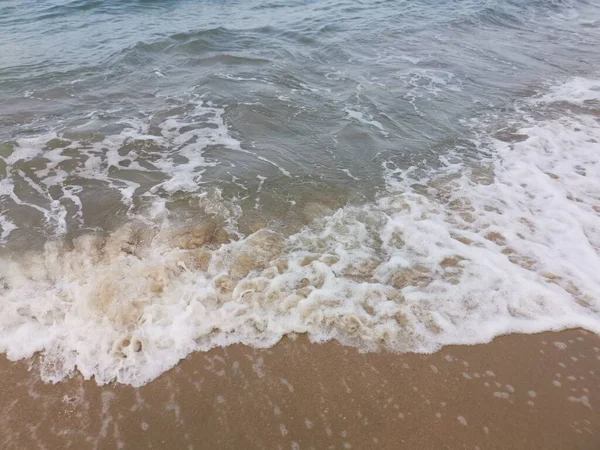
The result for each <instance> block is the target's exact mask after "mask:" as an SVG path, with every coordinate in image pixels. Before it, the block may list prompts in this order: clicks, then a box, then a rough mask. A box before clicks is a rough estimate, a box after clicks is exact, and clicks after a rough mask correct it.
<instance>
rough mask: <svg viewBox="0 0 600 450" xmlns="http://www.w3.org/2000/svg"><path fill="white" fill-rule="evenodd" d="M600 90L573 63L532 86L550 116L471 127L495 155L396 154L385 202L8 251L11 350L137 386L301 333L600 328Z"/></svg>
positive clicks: (386, 336)
mask: <svg viewBox="0 0 600 450" xmlns="http://www.w3.org/2000/svg"><path fill="white" fill-rule="evenodd" d="M598 101H600V81H596V80H588V79H582V78H577V79H573V80H571V81H569V82H567V83H565V84H563V85H561V86H558V87H556V88H553V89H551V90H550V91H549V93H547V94H546V95H544V96H538V97H536V98H534V99H531V100H529V101H528V105H529V106H530V107H531V106H535V108H531V110H535V109H538V110H539V111H542V110H544V109H547V110H548V114H544V115H543V117H541V118H540V117H534V116H533V115H532V114H528V113H521V114H519V115H518V120H517V121H516V122H515V124H516V126H509V128H508V129H507V130H504V131H502V132H501V133H499V134H496V135H495V136H492V135H491V134H489V133H487V134H486V133H485V132H484V133H481V134H480V135H479V137H478V138H477V139H474V143H476V145H478V146H479V147H480V148H481V149H482V150H483V151H486V152H488V154H490V155H491V156H490V157H489V158H488V160H487V161H486V162H485V163H483V164H481V165H469V164H466V163H456V162H454V163H449V162H448V163H447V164H446V166H445V168H444V169H443V170H441V171H437V172H436V173H435V174H432V175H431V176H429V177H427V178H425V179H420V180H415V179H411V176H412V174H413V172H411V171H404V172H401V171H398V170H394V168H393V166H392V165H386V168H385V170H386V172H387V179H388V189H387V192H386V193H385V195H382V196H381V197H380V198H379V199H378V201H377V202H375V203H374V204H370V205H363V206H348V207H345V208H343V209H340V210H338V211H335V212H333V213H332V214H330V215H326V216H322V217H320V218H317V219H315V221H314V222H313V223H312V224H311V225H310V226H309V227H306V228H305V229H304V230H302V231H300V232H298V233H296V234H293V235H291V236H284V235H282V234H280V233H278V232H276V231H273V230H269V229H262V230H260V231H258V232H256V233H254V234H252V235H250V236H246V237H243V236H239V234H238V232H237V231H236V230H235V229H234V228H232V226H231V225H227V223H225V222H222V221H220V219H219V217H218V216H215V218H214V219H205V220H203V221H202V223H199V224H196V225H194V226H192V227H190V226H186V227H185V228H177V227H174V226H173V225H172V224H167V225H162V226H156V227H151V226H148V225H147V224H142V223H131V224H129V225H127V226H124V227H122V228H120V229H119V230H117V231H115V232H113V233H112V234H111V235H110V236H108V237H103V236H97V235H88V236H83V237H80V238H78V239H77V240H75V242H74V243H73V244H72V245H66V244H63V243H61V242H50V243H48V244H47V245H46V247H45V250H44V252H42V253H38V254H33V255H26V256H23V257H22V259H20V260H19V261H11V260H2V261H0V277H1V281H2V284H1V285H0V288H1V291H0V297H1V300H0V351H2V352H4V353H6V354H7V356H8V358H9V359H12V360H17V359H24V358H31V357H32V356H34V355H36V354H38V355H39V356H40V367H41V374H42V378H43V379H44V380H45V381H49V382H57V381H60V380H62V379H64V378H65V377H68V376H70V375H72V374H74V373H76V372H77V371H79V372H80V373H81V374H82V375H83V376H84V377H85V378H92V377H93V378H94V379H95V380H96V382H97V383H99V384H104V383H108V382H110V381H113V380H116V381H118V382H121V383H127V384H131V385H134V386H139V385H142V384H145V383H147V382H149V381H151V380H153V379H154V378H156V377H158V376H159V375H160V374H161V373H163V372H165V371H166V370H168V369H170V368H172V367H173V366H174V365H176V364H177V363H178V362H179V361H180V360H181V359H182V358H185V357H186V356H187V355H189V354H190V353H191V352H194V351H206V350H209V349H210V348H213V347H215V346H226V345H230V344H234V343H243V344H247V345H252V346H255V347H269V346H272V345H274V344H275V343H276V342H278V341H279V340H280V339H281V338H282V337H283V336H285V335H290V334H294V333H307V334H308V335H309V337H310V339H311V340H312V341H315V342H323V341H327V340H331V339H337V340H338V341H340V342H341V343H343V344H346V345H352V346H356V347H359V348H360V349H363V350H376V349H380V348H387V349H389V350H392V351H398V352H407V351H411V352H433V351H435V350H437V349H439V348H440V347H441V346H444V345H448V344H476V343H484V342H488V341H489V340H491V339H493V338H494V337H495V336H498V335H500V334H505V333H510V332H521V333H534V332H540V331H545V330H558V329H564V328H568V327H583V328H586V329H588V330H590V331H593V332H595V333H600V298H599V295H598V293H599V292H600V270H598V269H599V268H600V256H599V254H598V248H599V247H600V219H599V214H600V144H599V143H598V142H599V141H600V124H599V123H598V117H599V114H598V111H599V110H600V107H599V105H598V103H597V102H598ZM559 104H565V105H566V106H564V105H563V106H561V107H560V108H557V106H556V105H559ZM553 108H554V109H553ZM559 109H560V110H561V111H562V113H561V114H557V113H556V111H557V110H559Z"/></svg>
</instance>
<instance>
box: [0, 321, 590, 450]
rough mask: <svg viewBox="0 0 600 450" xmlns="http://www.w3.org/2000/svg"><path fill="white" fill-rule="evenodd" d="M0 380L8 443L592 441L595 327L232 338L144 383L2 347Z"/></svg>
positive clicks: (502, 445) (552, 444) (519, 445)
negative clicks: (332, 339) (262, 341)
mask: <svg viewBox="0 0 600 450" xmlns="http://www.w3.org/2000/svg"><path fill="white" fill-rule="evenodd" d="M0 382H1V389H2V391H1V397H0V412H1V416H0V434H1V436H0V447H1V448H4V449H13V448H14V449H33V448H46V449H60V448H76V449H84V448H98V449H110V448H127V449H137V448H173V449H175V448H177V449H180V448H181V449H187V448H190V449H191V448H194V449H278V448H281V449H309V448H313V449H329V448H331V449H334V448H335V449H345V448H353V449H372V448H382V449H403V448H407V449H417V448H418V449H438V448H450V449H462V448H468V449H477V448H480V449H508V448H510V449H600V337H598V336H596V335H594V334H591V333H588V332H585V331H582V330H569V331H565V332H561V333H543V334H539V335H532V336H523V335H510V336H504V337H501V338H498V339H496V340H495V341H494V342H492V343H490V344H486V345H477V346H463V347H447V348H444V349H443V350H441V351H440V352H438V353H436V354H433V355H414V354H404V355H397V354H390V353H386V352H382V353H375V354H373V353H371V354H361V353H359V352H358V351H356V350H355V349H352V348H345V347H342V346H340V345H339V344H337V343H329V344H326V345H316V344H311V343H309V342H308V340H307V339H306V338H298V339H296V340H290V339H286V340H284V341H282V342H281V343H280V344H278V345H277V346H275V347H274V348H272V349H268V350H256V349H252V348H248V347H244V346H233V347H229V348H226V349H216V350H214V351H211V352H209V353H204V354H202V353H197V354H194V355H193V356H192V357H190V358H189V359H188V360H186V361H183V362H182V363H181V364H180V365H179V366H178V367H176V368H175V369H173V370H171V371H170V372H169V373H167V374H165V375H163V376H162V377H160V378H159V379H158V380H156V381H154V382H152V383H150V384H149V385H147V386H144V387H142V388H140V389H135V388H132V387H130V386H122V385H111V386H104V387H98V386H97V385H96V384H95V383H94V382H93V381H83V380H81V379H80V377H75V378H73V379H71V380H69V381H67V382H64V383H61V384H58V385H47V384H44V383H43V382H41V381H40V379H39V377H38V374H37V371H36V370H32V371H28V364H27V363H24V362H19V363H12V362H8V361H6V359H4V358H3V359H2V361H1V362H0Z"/></svg>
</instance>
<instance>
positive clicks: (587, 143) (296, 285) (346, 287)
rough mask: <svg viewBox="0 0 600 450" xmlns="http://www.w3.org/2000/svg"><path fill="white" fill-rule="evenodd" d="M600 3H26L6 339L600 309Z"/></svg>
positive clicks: (8, 141)
mask: <svg viewBox="0 0 600 450" xmlns="http://www.w3.org/2000/svg"><path fill="white" fill-rule="evenodd" d="M598 42H600V6H599V5H598V4H597V3H595V2H593V1H583V0H564V1H559V0H553V1H534V0H510V1H509V0H503V1H491V0H453V1H450V0H444V1H426V0H418V1H401V0H379V1H376V0H362V1H359V0H346V1H340V0H315V1H306V0H304V1H300V0H299V1H280V2H276V1H275V2H269V1H258V0H247V1H218V2H217V1H191V0H190V1H186V0H179V1H169V2H160V1H151V0H146V1H144V0H130V1H112V0H107V1H92V0H76V1H50V0H41V1H27V0H24V1H16V0H5V1H3V2H1V3H0V281H1V283H0V351H1V352H4V353H6V354H7V355H8V356H9V358H11V359H23V358H30V357H32V356H33V355H35V354H38V355H40V358H41V360H42V364H41V367H42V375H43V377H44V378H45V379H46V380H49V381H57V380H61V379H63V378H64V377H66V376H69V375H71V374H73V373H74V372H75V371H80V372H81V373H82V374H83V375H84V376H86V377H95V379H96V380H97V381H98V382H99V383H106V382H108V381H111V380H114V379H116V380H118V381H120V382H123V383H130V384H134V385H139V384H144V383H146V382H148V381H150V380H152V379H154V378H155V377H157V376H158V375H160V374H161V373H162V372H164V371H165V370H168V369H169V368H171V367H173V366H174V365H175V364H177V362H178V361H179V360H180V359H181V358H184V357H185V356H187V355H188V354H190V353H191V352H194V351H204V350H207V349H209V348H211V347H214V346H226V345H229V344H232V343H240V342H241V343H245V344H248V345H253V346H257V347H266V346H271V345H274V344H275V343H276V342H277V341H278V340H279V339H281V337H282V336H285V335H288V334H295V333H307V334H308V335H309V337H310V338H311V339H312V340H314V341H325V340H330V339H337V340H339V341H340V342H342V343H344V344H346V345H352V346H357V347H360V348H362V349H365V350H378V349H382V348H386V349H389V350H392V351H400V352H402V351H418V352H431V351H434V350H436V349H438V348H440V346H443V345H447V344H463V343H464V344H469V343H476V342H486V341H488V340H490V339H492V338H493V337H494V336H496V335H498V334H503V333H508V332H536V331H542V330H549V329H561V328H566V327H574V326H580V327H584V328H587V329H589V330H592V331H595V332H600V296H599V294H598V293H599V292H600V271H599V270H598V269H600V255H599V254H598V248H599V246H600V217H599V214H600V144H599V142H600V123H599V119H600V75H599V70H600V46H598Z"/></svg>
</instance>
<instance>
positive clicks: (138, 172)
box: [0, 99, 284, 236]
mask: <svg viewBox="0 0 600 450" xmlns="http://www.w3.org/2000/svg"><path fill="white" fill-rule="evenodd" d="M223 114H224V110H223V109H222V108H217V107H214V106H212V105H209V104H206V103H204V102H202V100H201V99H195V100H193V101H192V103H191V104H190V105H189V108H188V110H187V111H186V112H184V113H181V112H178V113H177V114H174V115H173V116H170V117H166V118H164V119H163V120H162V121H161V122H159V123H158V124H157V125H156V127H155V128H156V129H155V130H154V131H153V132H151V131H150V128H151V123H152V117H151V116H149V117H145V118H143V119H129V120H123V121H121V122H120V123H119V125H120V126H121V127H122V129H121V130H120V132H118V133H116V134H109V135H107V136H105V137H104V138H103V139H102V140H97V139H95V136H91V135H90V136H88V137H84V138H79V137H77V138H70V137H69V136H68V135H64V134H62V133H60V134H57V133H49V134H44V135H39V136H36V137H29V138H22V139H17V140H16V141H15V143H14V146H13V149H12V152H11V153H10V154H9V155H7V156H5V157H0V158H2V159H3V160H4V163H5V164H6V177H5V178H4V179H3V180H1V181H0V202H1V203H0V204H1V205H2V206H3V207H4V209H6V208H10V207H11V206H12V205H15V204H16V205H21V206H27V207H30V208H31V209H33V210H36V211H38V212H40V213H41V214H43V216H44V219H45V221H46V222H47V223H49V224H50V225H51V226H49V227H48V228H49V229H52V231H53V233H54V235H55V236H58V235H61V234H63V233H64V232H65V231H66V230H67V227H68V224H67V217H68V216H69V214H68V212H69V211H68V210H69V208H74V209H75V212H74V213H73V214H71V215H70V217H73V218H76V219H78V220H80V221H81V219H82V210H83V203H82V199H81V195H82V194H85V193H86V191H85V190H84V189H82V187H81V186H80V182H79V181H76V182H75V183H74V182H73V180H81V179H83V180H85V181H84V184H89V185H94V184H98V183H100V184H101V185H102V186H104V187H105V188H108V189H110V190H114V191H115V192H118V193H119V194H120V196H121V201H122V203H123V205H124V206H125V207H131V206H132V204H133V199H134V196H135V195H136V194H143V195H144V197H146V198H149V197H153V198H154V199H155V201H162V200H164V197H165V196H167V197H168V196H169V195H171V194H174V193H177V192H188V193H189V192H198V191H199V190H200V186H201V184H200V180H201V178H202V175H203V173H204V171H205V170H206V168H208V167H212V166H215V165H216V164H217V163H216V162H213V161H207V160H206V159H205V158H204V151H205V150H206V148H208V147H210V146H213V145H222V146H224V147H227V148H229V149H230V150H234V151H242V152H246V153H252V152H248V151H246V150H244V149H242V147H241V145H240V142H239V141H237V140H236V139H234V138H233V137H231V136H230V134H229V130H228V128H227V125H226V124H225V121H224V119H223ZM156 130H158V132H156ZM252 154H253V153H252ZM253 155H254V154H253ZM255 156H256V155H255ZM269 163H270V164H272V163H271V162H270V161H269ZM281 170H284V169H281ZM146 174H155V175H156V176H155V177H154V178H150V177H148V176H147V175H146ZM157 180H162V181H157ZM23 185H28V186H29V188H30V192H31V193H30V194H28V193H27V192H23V190H22V189H21V190H20V191H21V192H17V190H15V186H23ZM140 190H141V191H140ZM17 225H19V224H17Z"/></svg>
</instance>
